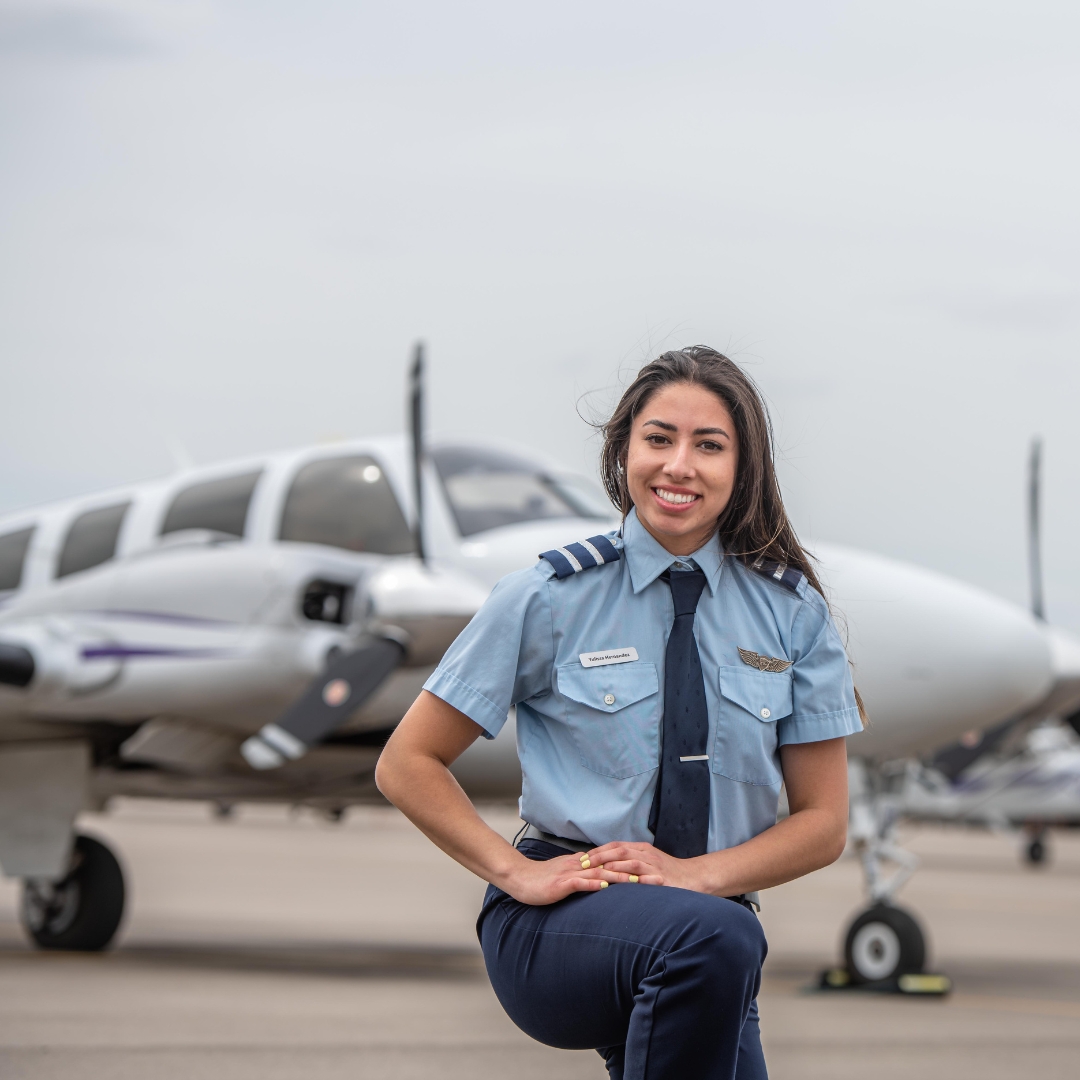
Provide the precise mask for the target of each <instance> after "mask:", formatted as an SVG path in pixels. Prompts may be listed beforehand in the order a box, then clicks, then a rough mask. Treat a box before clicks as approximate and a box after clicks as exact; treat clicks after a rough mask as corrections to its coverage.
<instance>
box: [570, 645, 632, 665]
mask: <svg viewBox="0 0 1080 1080" xmlns="http://www.w3.org/2000/svg"><path fill="white" fill-rule="evenodd" d="M578 659H579V660H580V661H581V666H582V667H602V666H603V665H604V664H629V663H630V662H631V661H633V660H636V659H637V649H606V650H605V651H604V652H583V653H581V654H580V655H579V656H578Z"/></svg>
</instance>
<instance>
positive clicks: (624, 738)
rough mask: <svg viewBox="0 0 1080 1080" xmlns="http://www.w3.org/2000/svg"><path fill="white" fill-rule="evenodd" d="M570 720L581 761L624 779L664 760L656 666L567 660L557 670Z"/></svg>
mask: <svg viewBox="0 0 1080 1080" xmlns="http://www.w3.org/2000/svg"><path fill="white" fill-rule="evenodd" d="M557 679H558V685H559V693H560V694H561V695H562V696H563V698H565V699H566V722H567V724H568V726H569V728H570V733H571V736H572V737H573V740H574V745H575V747H576V748H577V751H578V753H579V754H580V755H581V764H582V765H584V766H585V768H586V769H590V770H591V771H592V772H595V773H599V774H600V775H601V776H611V777H615V778H616V779H619V780H622V779H625V778H626V777H628V776H637V775H638V774H639V773H643V772H648V771H649V770H650V769H655V768H657V767H658V766H659V764H660V709H659V684H658V682H657V678H656V665H655V664H646V663H630V664H605V665H603V666H601V667H592V668H584V667H581V666H580V665H579V664H568V665H566V666H565V667H561V668H559V669H558V671H557Z"/></svg>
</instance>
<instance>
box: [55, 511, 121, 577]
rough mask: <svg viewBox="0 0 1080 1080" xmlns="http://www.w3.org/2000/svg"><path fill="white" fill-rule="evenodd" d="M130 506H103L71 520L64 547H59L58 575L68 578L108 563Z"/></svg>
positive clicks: (114, 552) (113, 552)
mask: <svg viewBox="0 0 1080 1080" xmlns="http://www.w3.org/2000/svg"><path fill="white" fill-rule="evenodd" d="M130 505H131V503H129V502H125V503H118V504H117V505H116V506H101V507H98V508H97V509H96V510H87V511H86V513H85V514H80V515H79V516H78V517H77V518H76V519H75V520H74V521H73V522H72V523H71V528H70V529H68V534H67V536H66V537H65V539H64V546H63V547H62V548H61V549H60V560H59V562H57V564H56V576H57V577H58V578H62V577H67V575H68V574H75V573H78V571H80V570H89V569H90V568H91V567H92V566H100V565H101V563H103V562H108V561H109V560H110V559H111V558H112V557H113V556H114V555H115V554H116V541H117V540H118V539H119V537H120V526H121V525H122V524H123V523H124V515H125V514H126V513H127V510H128V507H129V506H130Z"/></svg>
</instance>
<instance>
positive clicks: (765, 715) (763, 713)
mask: <svg viewBox="0 0 1080 1080" xmlns="http://www.w3.org/2000/svg"><path fill="white" fill-rule="evenodd" d="M609 704H610V702H609ZM770 716H772V713H771V712H770V711H769V710H768V709H762V710H761V719H762V720H768V719H769V717H770Z"/></svg>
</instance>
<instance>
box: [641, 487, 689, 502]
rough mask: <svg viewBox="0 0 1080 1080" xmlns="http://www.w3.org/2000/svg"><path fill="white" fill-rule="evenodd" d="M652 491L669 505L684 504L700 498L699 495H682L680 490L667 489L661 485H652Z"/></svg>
mask: <svg viewBox="0 0 1080 1080" xmlns="http://www.w3.org/2000/svg"><path fill="white" fill-rule="evenodd" d="M652 492H653V494H654V495H655V496H656V497H657V498H658V499H659V500H660V501H661V502H663V503H667V504H668V505H669V506H686V505H688V504H689V503H693V502H697V501H698V499H700V498H701V496H700V495H692V494H685V495H684V494H682V493H681V492H678V491H669V490H668V489H667V488H662V487H654V488H653V489H652Z"/></svg>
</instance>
